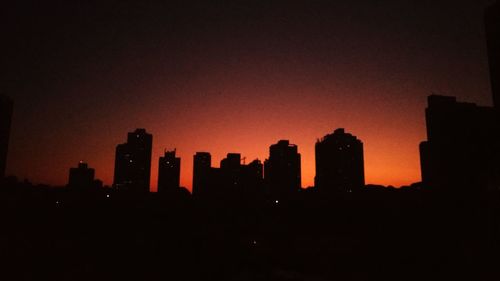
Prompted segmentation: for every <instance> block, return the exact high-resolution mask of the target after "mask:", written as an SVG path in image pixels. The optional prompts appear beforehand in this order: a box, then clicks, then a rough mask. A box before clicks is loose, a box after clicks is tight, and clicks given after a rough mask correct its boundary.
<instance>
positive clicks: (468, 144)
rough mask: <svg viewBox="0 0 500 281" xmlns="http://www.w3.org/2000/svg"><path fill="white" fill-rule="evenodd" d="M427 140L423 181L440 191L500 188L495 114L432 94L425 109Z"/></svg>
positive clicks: (423, 150) (489, 109) (422, 153)
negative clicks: (499, 185)
mask: <svg viewBox="0 0 500 281" xmlns="http://www.w3.org/2000/svg"><path fill="white" fill-rule="evenodd" d="M425 120H426V126H427V141H424V142H422V143H421V144H420V163H421V172H422V182H423V183H424V184H425V185H426V186H429V187H431V188H433V189H437V190H448V189H454V190H457V191H458V190H467V191H470V190H484V189H491V188H495V186H496V185H497V179H498V172H499V171H500V170H499V161H498V159H497V157H496V156H495V153H496V151H498V143H497V142H496V139H495V128H496V122H495V111H494V109H493V108H492V107H485V106H477V105H475V104H473V103H465V102H457V100H456V98H455V97H448V96H438V95H431V96H429V97H428V106H427V108H426V110H425Z"/></svg>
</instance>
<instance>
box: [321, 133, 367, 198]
mask: <svg viewBox="0 0 500 281" xmlns="http://www.w3.org/2000/svg"><path fill="white" fill-rule="evenodd" d="M314 181H315V187H316V188H317V190H318V191H319V192H324V193H328V192H335V191H340V192H352V191H356V190H359V189H361V188H362V187H363V186H364V185H365V170H364V158H363V143H362V142H361V141H360V140H359V139H357V138H356V137H355V136H353V135H351V134H349V133H345V132H344V129H337V130H335V131H334V132H333V134H329V135H326V136H325V137H323V138H322V139H320V140H318V141H317V142H316V177H315V179H314Z"/></svg>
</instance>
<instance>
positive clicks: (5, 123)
mask: <svg viewBox="0 0 500 281" xmlns="http://www.w3.org/2000/svg"><path fill="white" fill-rule="evenodd" d="M12 108H13V102H12V100H11V99H9V98H8V97H6V96H3V95H0V179H2V178H3V177H4V176H5V168H6V167H7V151H8V149H9V137H10V125H11V121H12Z"/></svg>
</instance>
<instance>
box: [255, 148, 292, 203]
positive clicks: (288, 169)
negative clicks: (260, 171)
mask: <svg viewBox="0 0 500 281" xmlns="http://www.w3.org/2000/svg"><path fill="white" fill-rule="evenodd" d="M300 173H301V170H300V154H299V153H298V150H297V145H294V144H290V142H289V141H288V140H280V141H278V143H276V144H273V145H271V146H270V148H269V158H268V159H266V161H265V162H264V180H265V184H266V185H267V186H268V187H269V190H270V193H271V195H272V196H273V198H274V199H279V198H286V197H289V196H291V195H293V194H294V193H296V192H298V191H299V190H300V189H301V174H300Z"/></svg>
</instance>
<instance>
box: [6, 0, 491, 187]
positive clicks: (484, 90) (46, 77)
mask: <svg viewBox="0 0 500 281" xmlns="http://www.w3.org/2000/svg"><path fill="white" fill-rule="evenodd" d="M403 2H404V1H403ZM452 3H453V5H452ZM490 3H491V1H480V2H477V1H458V2H457V1H453V2H452V1H443V2H442V3H441V2H440V3H432V4H430V3H427V2H422V3H419V4H415V3H411V4H409V3H406V2H405V3H402V4H396V3H391V2H390V1H388V2H385V3H382V4H373V3H364V4H362V3H353V4H345V3H344V4H326V3H316V4H315V5H313V4H305V3H303V5H290V7H287V9H286V11H281V6H280V5H279V4H276V3H274V4H273V3H271V4H269V5H268V6H266V5H264V6H258V5H257V6H256V7H243V6H239V5H238V4H234V5H228V6H210V5H208V4H204V5H201V7H191V6H189V5H187V7H184V6H182V5H181V7H174V8H173V11H175V13H177V17H173V18H172V22H168V21H166V20H165V18H167V19H168V18H170V14H169V12H168V11H167V9H166V7H164V6H161V7H155V6H153V7H150V6H141V5H140V4H137V5H138V7H139V8H141V9H136V11H137V12H136V13H135V14H133V15H132V19H133V20H132V22H131V23H130V24H129V23H128V21H127V20H128V18H129V17H128V15H127V14H126V13H125V11H127V9H128V8H130V5H131V4H128V5H129V6H126V5H125V6H124V7H123V9H120V8H118V9H116V10H115V12H114V14H113V17H110V18H109V19H108V17H107V16H108V14H107V12H109V11H110V9H112V8H114V7H109V6H103V7H94V6H92V5H91V4H88V6H85V5H84V6H83V7H82V9H83V10H82V11H83V12H77V11H73V10H71V11H70V12H68V13H67V14H65V13H58V12H57V11H61V10H59V9H64V8H68V7H60V8H59V7H57V9H54V11H48V10H50V9H51V8H54V7H51V6H50V5H48V6H47V7H42V8H41V11H42V12H47V13H49V15H53V16H54V17H53V19H48V18H51V17H45V16H41V14H40V12H39V11H38V10H36V9H33V10H28V11H27V13H26V15H27V16H29V17H31V16H33V18H34V19H35V22H37V23H39V24H40V25H39V26H36V25H33V24H32V23H31V24H30V23H27V22H28V21H27V22H22V18H21V19H17V18H15V19H14V18H7V20H10V21H12V23H13V24H14V26H16V29H14V32H12V31H8V32H7V34H8V35H7V38H8V39H9V40H10V42H11V43H12V44H11V45H9V46H7V47H6V48H8V49H9V48H13V49H12V50H16V51H17V50H19V51H18V52H14V53H16V54H18V55H16V56H14V57H12V58H9V59H7V62H8V63H9V64H8V67H7V68H6V69H9V72H8V73H6V74H5V76H3V78H2V79H4V80H2V82H4V83H3V85H5V89H4V90H3V92H4V93H6V94H8V95H9V96H11V97H12V98H13V99H14V100H15V110H14V116H13V124H12V134H11V141H10V143H11V145H10V147H9V155H8V168H7V174H12V175H16V176H18V177H19V178H21V179H24V178H27V179H29V180H32V181H33V182H35V183H47V184H52V185H64V184H65V182H66V178H67V168H68V167H70V166H72V165H73V163H75V161H78V160H81V159H83V160H85V161H86V162H88V163H89V165H91V166H92V167H94V168H95V169H96V177H98V178H100V179H102V180H103V181H104V184H106V185H111V183H112V177H113V164H114V155H113V149H114V146H115V145H116V144H117V143H120V141H121V139H122V134H123V132H128V131H131V130H133V129H135V128H140V127H145V128H147V129H148V131H149V132H151V133H152V134H153V135H154V136H155V142H154V144H153V155H152V159H158V158H159V156H160V155H161V153H162V151H163V150H164V148H165V147H177V149H178V155H179V156H180V157H181V158H184V159H185V161H183V162H182V167H181V185H182V186H186V187H187V188H188V189H191V185H192V183H191V181H192V169H191V167H192V155H194V153H195V152H196V151H210V152H211V154H212V157H213V161H214V162H219V160H221V159H223V158H224V156H225V155H226V153H227V152H239V153H241V154H242V156H244V157H247V159H255V158H259V159H264V158H265V156H266V155H267V146H268V145H269V144H271V143H274V142H276V141H277V140H279V139H289V140H290V141H291V142H292V143H295V144H297V145H298V146H299V150H300V153H301V155H302V175H301V178H302V186H312V185H313V184H314V175H315V172H314V171H315V165H314V143H315V140H316V138H319V137H321V136H323V135H325V134H327V133H330V132H332V130H333V129H335V128H339V127H343V128H346V129H347V130H348V131H350V132H353V133H354V134H355V135H356V136H358V137H359V138H360V139H362V140H363V143H364V149H365V151H364V152H365V155H364V156H365V179H366V183H369V184H383V185H394V186H401V185H407V184H410V183H413V182H418V181H420V164H419V163H420V160H419V152H418V144H419V143H420V141H421V140H423V139H425V119H424V117H423V112H424V108H425V104H426V98H427V96H428V95H430V94H431V93H432V92H437V93H441V94H446V95H451V96H457V98H458V99H459V100H465V101H468V102H474V103H477V104H479V105H491V94H490V86H489V85H490V84H489V80H488V72H489V69H488V64H487V61H486V43H485V40H484V27H483V10H484V8H485V7H486V6H488V5H489V4H490ZM68 5H69V7H71V5H70V4H68ZM9 8H12V9H13V11H17V9H24V8H23V7H16V6H15V5H14V6H13V7H9ZM98 8H99V9H98ZM101 8H102V9H101ZM303 8H305V9H303ZM189 9H192V11H193V13H194V14H195V15H196V16H198V18H196V19H194V20H193V22H191V23H186V19H191V18H190V17H189V16H188V13H186V10H189ZM51 13H52V14H51ZM162 13H165V14H166V16H165V17H162ZM148 15H152V17H148ZM238 15H242V17H238ZM316 15H317V16H316ZM73 16H74V17H75V18H76V21H78V20H80V19H82V18H85V19H84V20H83V23H84V24H83V25H80V24H78V23H75V22H72V21H71V20H69V18H70V17H73ZM87 16H88V19H87ZM335 16H337V17H335ZM240 18H246V19H249V20H248V21H246V20H242V19H240ZM382 18H383V19H382ZM279 19H281V20H279ZM294 19H300V21H295V20H294ZM37 20H38V21H37ZM58 20H64V21H65V22H67V25H66V26H59V25H58ZM94 20H95V22H94ZM155 20H158V22H157V21H155ZM375 21H376V22H377V23H378V24H377V25H374V24H373V23H374V22H375ZM156 23H158V24H157V25H155V24H156ZM254 23H257V25H254ZM299 23H300V24H299ZM171 24H174V26H177V27H179V29H177V30H178V33H176V32H172V31H171V29H170V26H171ZM175 24H176V25H175ZM205 24H208V25H207V30H205V31H206V32H207V33H204V32H203V31H202V30H198V27H200V26H205ZM101 25H102V26H101ZM96 26H97V27H102V28H99V32H97V33H94V27H96ZM130 27H134V28H135V29H133V31H131V32H128V31H129V30H130ZM215 30H219V31H215ZM262 30H266V31H265V32H263V31H262ZM402 31H404V32H402ZM73 32H74V33H73ZM19 34H23V36H24V37H23V36H19ZM408 34H411V35H408ZM44 35H47V36H44ZM109 38H114V39H116V40H115V41H113V40H110V39H109ZM27 42H28V43H27ZM30 42H33V44H31V43H30ZM62 42H65V43H64V44H63V43H62ZM81 42H86V43H84V44H83V45H82V44H81ZM60 43H61V44H60ZM32 46H37V47H32ZM395 46H398V47H395ZM33 48H34V49H33ZM9 50H10V49H9ZM40 50H41V51H40ZM54 52H55V53H54ZM5 53H6V54H10V53H12V52H5ZM68 58H71V59H68ZM73 63H74V65H73ZM75 65H78V67H73V66H75ZM26 81H29V82H30V83H25V82H26ZM68 104H71V105H72V106H67V105H68ZM40 116H44V118H40ZM26 128H30V129H31V130H30V132H27V130H26ZM55 132H57V133H55ZM33 135H36V136H37V137H36V138H32V136H33ZM35 139H36V141H34V140H35ZM221 140H224V141H221ZM49 157H50V161H49V160H47V159H49ZM49 162H50V163H49ZM157 164H158V163H157V161H153V162H152V165H151V169H152V173H151V177H150V178H151V183H152V184H151V186H152V190H156V179H157V171H158V166H157Z"/></svg>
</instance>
